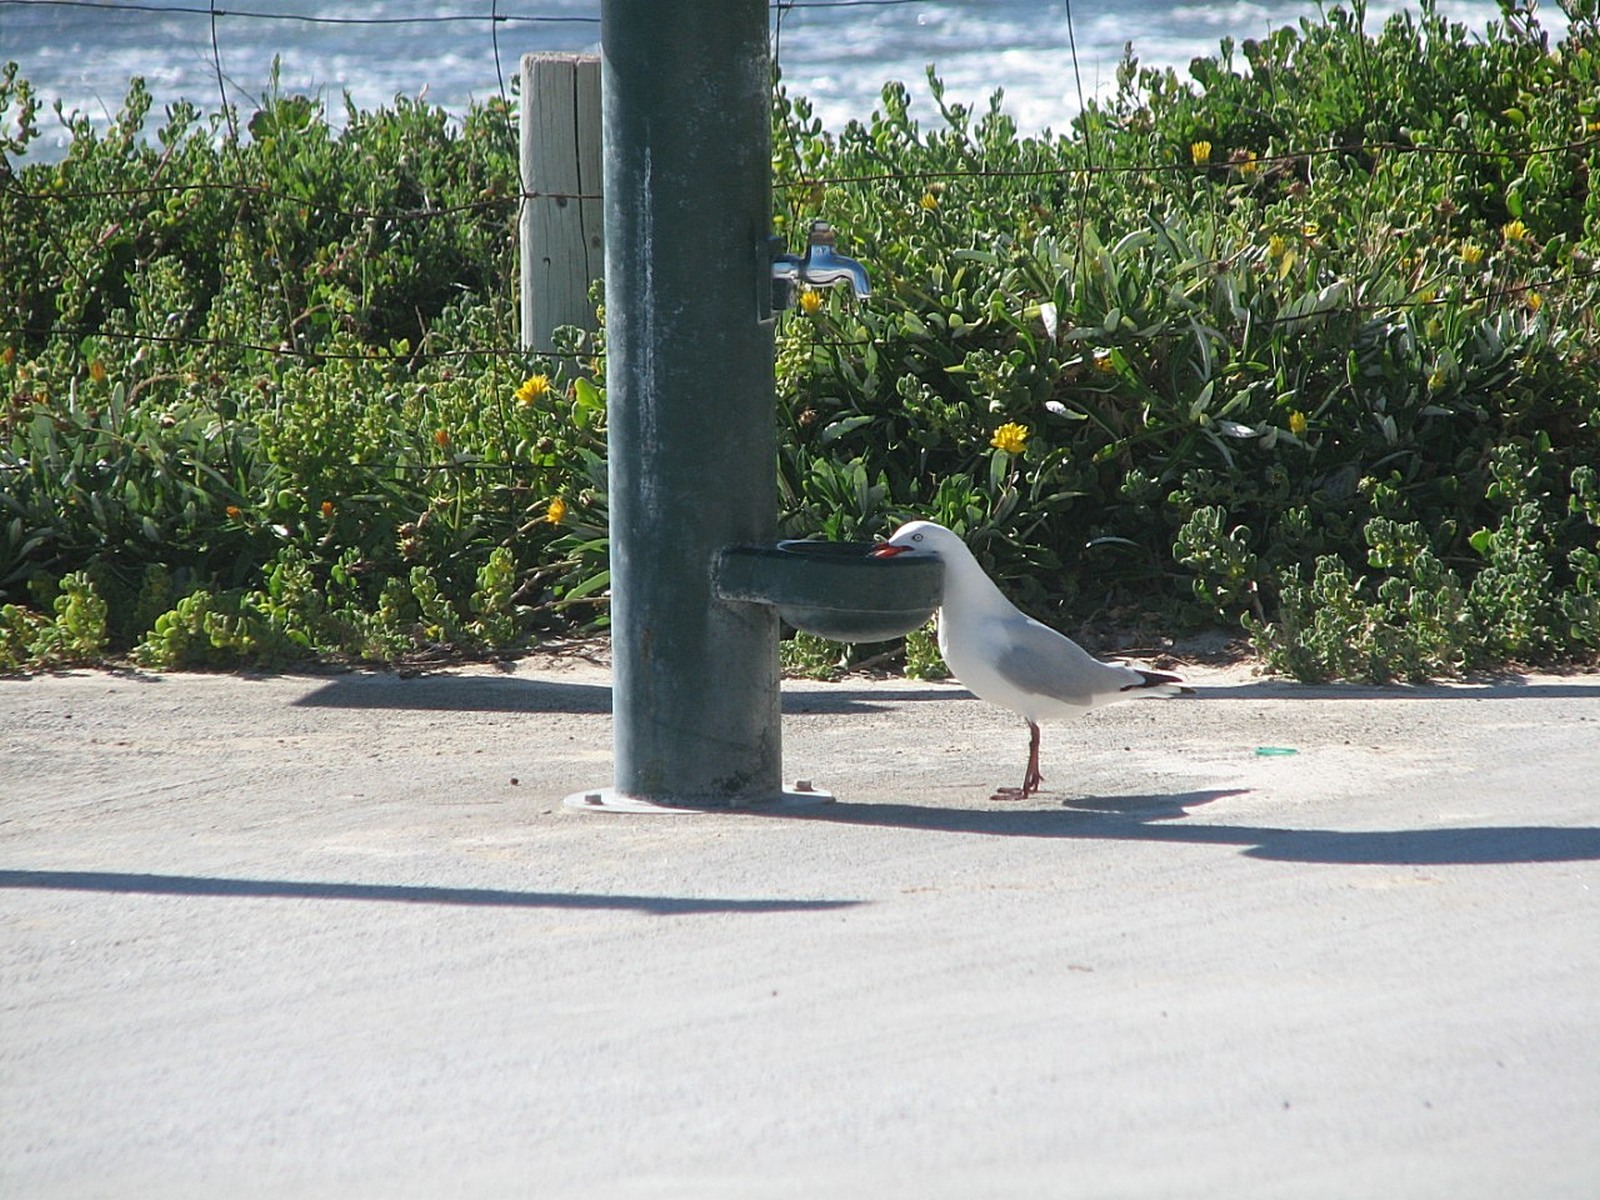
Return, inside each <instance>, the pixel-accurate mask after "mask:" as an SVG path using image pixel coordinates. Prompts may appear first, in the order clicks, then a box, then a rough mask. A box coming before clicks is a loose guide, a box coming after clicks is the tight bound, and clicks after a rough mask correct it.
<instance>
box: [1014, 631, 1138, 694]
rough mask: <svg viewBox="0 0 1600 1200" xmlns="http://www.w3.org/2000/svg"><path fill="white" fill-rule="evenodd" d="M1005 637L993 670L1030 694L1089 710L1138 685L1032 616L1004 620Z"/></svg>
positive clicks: (1134, 678) (1132, 677)
mask: <svg viewBox="0 0 1600 1200" xmlns="http://www.w3.org/2000/svg"><path fill="white" fill-rule="evenodd" d="M1019 616H1020V614H1019ZM1005 634H1006V636H1005V638H1004V641H1003V643H1002V648H1001V651H1000V654H999V656H998V658H997V659H996V662H995V667H996V669H997V670H998V671H999V674H1000V676H1001V678H1002V679H1004V680H1005V682H1006V683H1007V684H1008V685H1010V686H1011V687H1014V688H1016V689H1017V690H1018V691H1019V692H1024V693H1026V694H1028V695H1030V696H1040V697H1043V698H1044V699H1046V700H1049V701H1053V702H1055V703H1058V704H1070V705H1075V706H1078V707H1082V708H1088V707H1090V706H1091V705H1094V704H1096V703H1100V702H1103V701H1105V700H1107V699H1110V698H1112V697H1114V696H1115V695H1116V694H1117V693H1119V692H1121V691H1122V689H1123V688H1125V687H1127V686H1128V685H1129V684H1134V685H1135V686H1137V685H1138V683H1139V682H1140V680H1139V677H1138V674H1137V673H1136V672H1134V671H1131V670H1129V669H1128V668H1127V667H1119V666H1115V665H1113V664H1111V663H1103V662H1101V661H1100V660H1099V659H1097V658H1095V657H1094V656H1093V655H1091V654H1090V653H1089V652H1088V651H1087V650H1085V649H1084V648H1083V647H1082V646H1080V645H1078V643H1077V642H1075V641H1073V640H1072V639H1071V638H1068V637H1064V636H1062V635H1061V634H1059V633H1057V632H1056V631H1055V630H1053V629H1051V628H1049V627H1048V626H1045V625H1041V624H1039V622H1037V621H1035V620H1033V619H1031V618H1028V617H1022V619H1021V620H1019V621H1012V622H1007V627H1006V631H1005Z"/></svg>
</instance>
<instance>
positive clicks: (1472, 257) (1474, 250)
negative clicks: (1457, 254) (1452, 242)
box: [1461, 242, 1483, 267]
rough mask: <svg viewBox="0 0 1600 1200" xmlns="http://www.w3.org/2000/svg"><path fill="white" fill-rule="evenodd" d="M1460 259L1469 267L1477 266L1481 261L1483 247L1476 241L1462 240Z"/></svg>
mask: <svg viewBox="0 0 1600 1200" xmlns="http://www.w3.org/2000/svg"><path fill="white" fill-rule="evenodd" d="M1461 261H1462V262H1464V263H1466V264H1467V266H1469V267H1475V266H1477V265H1478V264H1479V263H1481V262H1482V261H1483V247H1482V246H1480V245H1478V244H1477V243H1476V242H1462V243H1461Z"/></svg>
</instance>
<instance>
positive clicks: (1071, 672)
mask: <svg viewBox="0 0 1600 1200" xmlns="http://www.w3.org/2000/svg"><path fill="white" fill-rule="evenodd" d="M872 554H873V556H874V557H876V558H892V557H894V556H895V555H899V554H910V555H917V556H922V557H932V558H936V559H938V560H939V561H940V562H941V563H942V564H943V565H944V594H943V597H942V599H941V601H940V604H939V653H940V654H942V655H943V656H944V661H945V665H946V666H948V667H949V668H950V670H951V672H952V673H953V674H954V675H955V677H956V678H957V679H958V680H960V681H961V683H962V684H963V685H964V686H965V687H966V688H967V690H969V691H970V692H972V694H973V695H975V696H977V697H978V698H979V699H980V700H987V701H988V702H989V703H990V704H994V705H998V706H999V707H1001V708H1009V709H1010V710H1011V711H1012V712H1014V713H1016V714H1018V715H1019V716H1021V717H1022V719H1023V720H1025V721H1027V722H1028V731H1029V739H1028V769H1027V771H1026V773H1025V774H1024V775H1023V777H1022V786H1021V787H1020V788H1000V789H999V790H998V791H997V792H996V793H995V795H994V797H993V798H994V799H996V800H1009V799H1015V798H1026V797H1028V796H1031V795H1033V793H1035V792H1037V791H1038V790H1039V785H1040V784H1042V783H1043V782H1044V777H1043V776H1042V775H1040V774H1039V722H1040V721H1058V720H1064V719H1066V718H1069V717H1072V716H1076V715H1077V714H1079V713H1083V712H1087V711H1088V710H1089V709H1091V708H1094V707H1096V706H1097V705H1101V704H1112V703H1115V702H1116V701H1119V700H1131V699H1134V698H1136V697H1139V696H1176V695H1179V694H1181V693H1185V692H1190V691H1191V689H1189V688H1186V687H1184V686H1183V681H1182V680H1180V679H1179V678H1178V677H1177V676H1176V675H1164V674H1161V673H1160V672H1157V671H1141V670H1139V669H1137V668H1135V667H1125V666H1121V665H1119V664H1117V663H1108V662H1101V661H1100V660H1099V659H1097V658H1095V657H1094V656H1092V655H1091V654H1090V653H1089V652H1088V651H1087V650H1085V649H1084V648H1083V647H1082V646H1080V645H1078V643H1077V642H1074V641H1073V640H1072V639H1071V638H1068V637H1064V636H1062V635H1061V634H1059V633H1057V632H1056V631H1055V630H1054V629H1051V628H1049V627H1048V626H1045V625H1041V624H1040V623H1039V622H1038V621H1035V620H1034V619H1033V618H1032V617H1030V616H1028V615H1027V614H1026V613H1024V612H1021V611H1019V610H1018V609H1017V608H1016V607H1015V606H1013V605H1012V603H1011V602H1010V601H1009V600H1007V599H1006V598H1005V596H1004V595H1002V594H1001V592H1000V589H999V588H998V587H996V586H995V584H994V581H993V580H992V579H990V578H989V577H988V576H987V575H985V574H984V572H983V568H982V567H980V566H979V565H978V560H977V559H975V558H974V557H973V556H972V551H971V550H968V549H967V544H966V543H965V542H963V541H962V540H961V538H960V537H958V536H957V535H956V534H954V533H952V532H951V531H950V530H948V529H946V528H945V527H944V526H943V525H936V524H934V523H933V522H932V521H910V522H908V523H907V524H904V525H902V526H900V528H899V529H897V530H895V531H894V534H893V535H892V536H891V537H890V538H889V540H888V541H887V542H884V543H883V544H882V545H880V546H878V547H877V548H876V549H874V550H873V551H872Z"/></svg>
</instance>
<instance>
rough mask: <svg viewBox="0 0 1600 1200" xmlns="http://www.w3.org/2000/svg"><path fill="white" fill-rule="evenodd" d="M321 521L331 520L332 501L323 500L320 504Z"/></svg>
mask: <svg viewBox="0 0 1600 1200" xmlns="http://www.w3.org/2000/svg"><path fill="white" fill-rule="evenodd" d="M322 519H323V520H324V521H331V520H333V501H332V500H324V501H323V502H322Z"/></svg>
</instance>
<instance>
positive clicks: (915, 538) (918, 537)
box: [911, 533, 922, 542]
mask: <svg viewBox="0 0 1600 1200" xmlns="http://www.w3.org/2000/svg"><path fill="white" fill-rule="evenodd" d="M911 540H912V541H913V542H920V541H921V540H922V535H921V534H920V533H913V534H912V535H911Z"/></svg>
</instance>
